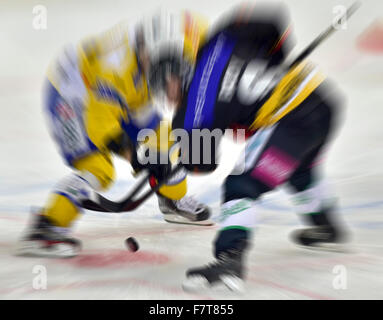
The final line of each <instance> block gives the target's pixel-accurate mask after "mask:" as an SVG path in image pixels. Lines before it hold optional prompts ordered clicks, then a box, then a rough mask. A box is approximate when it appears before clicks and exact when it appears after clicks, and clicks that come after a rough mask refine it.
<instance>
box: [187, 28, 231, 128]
mask: <svg viewBox="0 0 383 320" xmlns="http://www.w3.org/2000/svg"><path fill="white" fill-rule="evenodd" d="M234 45H235V39H233V38H229V37H228V36H226V35H225V34H224V33H220V34H219V35H218V36H217V37H216V38H215V39H214V40H212V41H211V43H210V44H209V45H208V46H207V47H206V49H205V50H204V52H203V54H202V56H201V58H200V60H199V63H198V64H197V67H196V70H195V73H194V77H193V81H192V83H191V84H190V89H189V94H188V99H187V108H186V113H185V120H184V128H185V129H186V130H188V131H191V129H193V128H209V126H210V125H211V124H212V122H213V116H214V105H215V102H216V98H217V91H218V85H219V82H220V79H221V75H222V72H223V70H224V69H225V67H226V64H227V62H228V60H229V58H230V56H231V54H232V52H233V49H234Z"/></svg>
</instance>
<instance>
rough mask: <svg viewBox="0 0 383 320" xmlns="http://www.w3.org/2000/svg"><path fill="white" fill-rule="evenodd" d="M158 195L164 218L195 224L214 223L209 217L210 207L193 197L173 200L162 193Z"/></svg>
mask: <svg viewBox="0 0 383 320" xmlns="http://www.w3.org/2000/svg"><path fill="white" fill-rule="evenodd" d="M157 196H158V205H159V207H160V210H161V212H162V213H163V215H164V219H165V221H167V222H171V223H181V224H193V225H203V226H211V225H213V224H214V222H213V221H211V220H210V219H209V217H210V215H211V213H210V209H209V207H207V206H205V205H204V204H202V203H199V202H197V201H196V200H195V199H193V198H192V197H186V196H185V197H183V198H182V199H180V200H171V199H168V198H165V197H163V196H161V195H157Z"/></svg>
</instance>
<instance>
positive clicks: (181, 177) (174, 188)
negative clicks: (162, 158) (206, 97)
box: [124, 106, 213, 225]
mask: <svg viewBox="0 0 383 320" xmlns="http://www.w3.org/2000/svg"><path fill="white" fill-rule="evenodd" d="M149 107H150V106H148V109H149ZM151 112H153V110H148V111H147V112H146V114H150V113H151ZM124 129H125V131H126V132H127V133H128V134H129V136H130V139H131V140H132V141H137V137H138V135H139V132H140V130H141V129H144V130H146V129H152V130H153V134H154V136H153V137H152V136H151V137H150V138H154V139H149V140H148V142H147V143H146V144H145V148H152V149H155V150H157V149H159V150H157V151H158V152H160V151H161V150H163V152H166V153H168V154H169V157H167V159H168V160H169V161H171V162H173V163H175V162H176V160H177V158H178V151H179V148H178V147H177V146H176V145H173V146H172V147H171V148H170V150H168V149H169V144H170V143H169V137H170V135H171V127H170V123H168V122H167V121H161V118H160V116H159V115H158V114H155V115H154V116H152V117H151V116H147V121H146V122H143V121H140V123H139V124H138V122H137V121H135V119H131V121H130V123H128V124H125V125H124ZM140 140H141V139H140ZM136 147H138V146H137V145H136ZM186 193H187V176H186V171H185V170H181V171H179V172H178V174H177V175H176V176H174V177H172V178H171V179H170V180H169V181H168V182H167V183H166V184H164V185H163V186H162V187H161V188H160V190H159V192H157V199H158V206H159V209H160V211H161V212H162V214H163V217H164V220H165V221H167V222H170V223H179V224H192V225H212V224H213V222H212V221H211V220H210V219H209V217H210V215H211V211H210V208H209V207H208V206H206V205H205V204H203V203H201V202H199V201H197V200H196V199H195V198H193V197H192V196H188V195H186Z"/></svg>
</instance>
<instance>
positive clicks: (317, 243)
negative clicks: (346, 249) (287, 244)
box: [288, 146, 347, 249]
mask: <svg viewBox="0 0 383 320" xmlns="http://www.w3.org/2000/svg"><path fill="white" fill-rule="evenodd" d="M322 149H323V146H320V147H318V148H317V149H315V150H314V151H313V152H312V153H311V154H310V155H309V156H308V157H307V158H306V160H305V161H303V162H302V164H301V165H300V166H299V168H298V169H297V170H296V171H295V172H294V174H293V175H292V176H291V177H290V179H289V181H288V183H289V186H290V187H291V189H292V191H293V197H292V200H293V205H294V206H295V210H296V212H297V213H298V215H299V217H300V218H301V220H302V222H303V224H304V225H306V226H309V227H307V228H304V229H300V230H296V231H294V232H293V233H292V235H291V237H292V240H293V241H294V242H295V243H297V244H299V245H302V246H306V247H311V248H313V247H315V248H317V247H322V248H332V249H336V248H341V247H339V246H338V244H340V243H343V242H344V241H345V240H346V239H347V232H346V230H345V227H344V223H342V222H341V221H340V217H339V215H338V212H337V199H336V197H335V194H334V193H333V192H332V190H331V188H330V186H329V184H328V183H327V181H326V179H325V178H324V177H323V174H322V172H321V170H320V163H319V162H320V161H322V159H321V158H320V157H321V155H320V152H321V150H322Z"/></svg>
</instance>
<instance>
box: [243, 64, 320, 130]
mask: <svg viewBox="0 0 383 320" xmlns="http://www.w3.org/2000/svg"><path fill="white" fill-rule="evenodd" d="M324 79H325V77H324V75H323V74H322V73H320V72H319V71H318V70H317V69H316V68H314V67H313V66H312V65H311V64H310V63H308V62H302V63H300V64H298V65H296V66H294V67H293V68H292V69H291V70H289V72H288V73H287V74H286V75H285V76H284V77H283V78H282V79H281V81H280V82H279V83H278V84H277V86H276V87H275V89H274V90H273V92H272V94H271V96H270V98H269V99H267V101H266V102H265V103H264V104H263V105H262V107H261V108H260V109H259V111H258V113H257V115H256V117H255V120H254V122H253V123H252V124H251V126H250V129H251V130H256V129H259V128H260V127H265V126H270V125H273V124H274V123H276V122H278V121H279V120H280V119H282V118H283V117H284V116H286V115H287V114H288V113H289V112H291V111H292V110H294V109H295V108H296V107H298V106H299V105H300V104H301V103H302V102H303V101H304V100H305V99H306V98H307V97H308V96H309V95H310V94H311V93H312V92H313V91H314V90H315V89H316V88H317V87H318V86H319V85H320V84H321V83H322V82H323V80H324Z"/></svg>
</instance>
